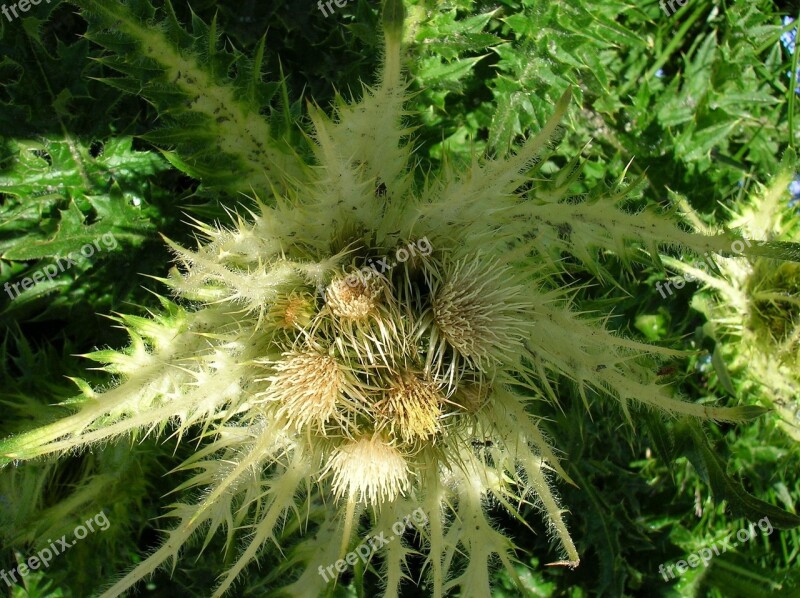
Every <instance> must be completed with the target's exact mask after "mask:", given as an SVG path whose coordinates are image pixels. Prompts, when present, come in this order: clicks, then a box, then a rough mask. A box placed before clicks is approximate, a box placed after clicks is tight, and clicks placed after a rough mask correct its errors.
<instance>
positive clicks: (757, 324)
mask: <svg viewBox="0 0 800 598" xmlns="http://www.w3.org/2000/svg"><path fill="white" fill-rule="evenodd" d="M796 162H797V158H796V154H795V153H794V151H789V152H787V155H786V156H785V157H784V159H783V164H782V167H781V169H780V171H779V172H777V173H776V175H775V177H774V179H773V180H772V182H771V183H770V184H769V186H767V187H764V186H760V185H757V186H756V188H755V190H754V191H753V192H752V193H751V194H750V195H749V196H748V197H747V198H746V199H745V200H744V201H742V202H741V203H740V204H738V205H737V206H736V208H735V209H734V210H733V213H732V218H731V223H730V224H731V226H735V227H737V228H740V229H741V230H743V231H744V233H745V234H746V235H747V237H748V238H750V239H755V240H757V241H762V242H774V241H783V242H796V241H797V239H798V238H800V215H798V213H797V211H796V210H795V209H793V208H792V206H791V205H789V204H788V203H787V201H786V197H787V195H788V194H787V192H786V189H787V187H788V186H789V183H790V182H791V181H792V179H793V176H794V172H795V168H796ZM693 221H694V223H695V227H696V228H697V229H698V230H701V231H703V232H705V233H707V234H709V233H712V232H713V231H712V229H710V228H709V227H707V226H704V225H703V224H702V221H701V220H700V218H699V217H694V218H693ZM715 263H716V265H717V267H718V269H719V270H718V271H715V270H713V269H710V268H708V267H705V264H704V263H703V262H700V263H691V262H689V263H685V262H678V261H675V260H669V265H672V266H673V267H675V268H676V269H679V270H681V271H683V272H684V273H686V274H689V275H691V276H694V277H695V278H696V279H697V280H699V281H700V282H701V283H703V285H704V286H705V289H706V292H704V293H701V294H697V295H695V297H694V300H693V305H694V307H696V308H697V309H698V310H700V311H702V312H703V313H704V314H705V316H706V317H707V318H708V320H709V322H710V323H711V325H713V326H714V334H715V337H716V338H717V339H718V340H719V341H720V342H721V345H722V347H723V354H724V355H725V357H726V359H725V363H727V364H729V368H730V369H731V371H732V372H733V373H734V375H735V377H736V378H737V379H739V378H741V379H742V381H743V385H742V391H743V392H744V393H746V394H752V395H753V396H754V398H756V399H758V400H759V401H761V402H763V403H766V404H767V405H769V406H770V407H774V408H775V410H776V412H777V413H778V415H780V420H779V421H780V425H781V427H782V428H783V429H784V430H785V431H786V432H787V433H788V434H789V435H790V436H792V437H793V438H794V439H795V440H797V441H800V401H798V398H797V397H798V389H799V388H800V295H799V293H800V264H798V263H797V262H788V261H779V260H775V259H770V258H768V257H758V258H753V259H747V260H742V259H735V258H730V257H718V258H717V259H716V260H715Z"/></svg>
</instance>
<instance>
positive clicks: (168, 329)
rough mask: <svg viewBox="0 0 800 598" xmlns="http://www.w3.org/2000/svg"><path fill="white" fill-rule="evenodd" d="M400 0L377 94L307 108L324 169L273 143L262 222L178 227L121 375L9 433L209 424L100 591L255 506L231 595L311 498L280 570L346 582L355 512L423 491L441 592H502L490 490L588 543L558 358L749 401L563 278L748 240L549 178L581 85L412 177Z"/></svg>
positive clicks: (395, 571)
mask: <svg viewBox="0 0 800 598" xmlns="http://www.w3.org/2000/svg"><path fill="white" fill-rule="evenodd" d="M403 14H404V13H403V10H402V4H401V3H400V2H399V0H387V11H386V19H385V22H386V23H387V27H389V31H388V32H387V35H386V37H385V43H386V48H385V52H384V61H385V64H384V67H383V68H382V71H381V73H380V79H379V80H380V83H379V84H378V85H376V86H374V87H365V89H364V92H363V97H362V98H361V99H360V100H358V101H354V102H351V103H348V102H346V101H344V100H343V99H340V101H339V102H337V110H336V114H334V115H333V116H329V115H326V114H324V113H323V112H322V110H320V109H317V108H311V109H310V118H311V122H312V124H313V128H314V131H313V134H312V135H310V136H309V137H310V139H313V148H312V149H313V153H314V158H315V162H316V164H315V165H314V166H311V165H309V164H306V163H304V162H302V161H300V158H297V157H296V156H294V157H286V156H283V157H282V160H283V161H282V162H281V167H280V168H277V167H275V168H273V166H274V165H273V164H269V165H268V166H269V168H267V166H266V165H265V168H264V170H265V171H269V173H270V176H272V177H273V178H274V179H275V180H270V181H269V182H270V185H269V187H270V188H273V189H275V192H274V197H262V198H256V199H255V201H256V203H257V207H255V208H254V209H253V210H252V213H251V217H250V218H248V219H245V218H238V219H237V222H236V224H235V225H233V226H232V228H231V229H226V228H223V227H221V226H212V225H208V224H201V225H198V228H199V229H200V231H201V233H202V235H203V236H204V239H203V240H202V241H201V242H200V243H199V244H198V247H197V248H195V249H187V248H183V247H180V246H178V245H176V244H174V243H173V244H171V247H172V248H173V250H174V251H175V254H176V256H177V260H178V263H179V266H180V268H175V269H174V270H173V271H172V273H171V276H170V278H169V279H168V280H167V281H166V282H167V284H168V285H169V286H170V287H171V289H172V291H173V292H174V294H175V295H176V296H177V297H179V298H180V299H181V304H178V303H176V302H172V301H169V300H167V299H163V300H162V303H163V306H164V311H165V314H163V315H155V316H153V317H152V318H150V319H144V318H134V317H129V316H123V317H121V319H120V321H121V322H122V324H123V325H125V327H126V328H127V329H128V330H129V331H130V334H131V338H132V343H131V346H130V347H129V348H127V349H124V350H121V351H100V352H97V353H95V354H93V355H91V356H90V358H92V359H94V360H96V361H99V362H102V363H104V364H105V367H106V369H107V370H108V371H109V372H112V373H114V374H116V375H118V376H119V377H120V384H119V385H117V386H116V387H114V388H112V389H110V390H108V391H106V392H103V393H94V392H93V391H92V390H91V389H90V388H89V387H88V385H87V384H85V383H82V390H83V391H84V394H85V395H86V396H87V397H91V398H92V400H91V401H85V402H83V403H82V405H81V407H80V409H79V410H78V411H77V412H76V413H75V414H74V415H72V416H70V417H68V418H65V419H63V420H61V421H58V422H56V423H54V424H52V425H50V426H47V427H45V428H42V429H40V430H34V431H33V432H30V433H28V434H23V435H21V436H19V437H17V438H13V439H11V440H9V441H6V442H4V443H3V444H2V445H0V457H2V458H3V459H6V460H11V459H28V458H33V457H36V456H40V455H44V454H49V453H54V452H66V451H69V450H72V449H74V448H75V447H82V446H88V445H91V444H92V443H96V442H100V441H107V440H109V439H112V438H118V437H121V436H124V435H126V434H129V433H131V432H133V431H136V430H144V431H160V430H162V429H164V428H165V427H166V424H167V423H170V424H172V425H174V426H175V428H176V431H177V433H178V435H183V434H185V433H187V432H189V431H190V430H193V429H196V428H197V427H200V428H201V429H202V436H203V439H204V440H205V441H206V443H207V444H206V446H205V447H204V448H203V449H202V450H201V451H200V452H198V454H197V455H196V456H195V457H193V459H192V460H191V461H190V462H189V463H187V464H186V465H185V468H186V469H189V468H193V469H196V470H198V471H199V472H198V473H196V474H194V475H193V477H191V478H190V479H189V481H188V482H186V483H185V484H184V485H183V488H203V489H204V492H202V493H198V494H199V495H200V497H199V498H198V499H197V500H196V501H194V502H192V503H186V504H181V505H179V507H177V508H176V509H175V510H174V511H173V513H172V514H173V515H174V516H175V517H176V518H177V519H178V523H177V525H176V526H175V528H174V529H173V530H172V531H171V532H170V533H169V537H168V538H167V539H166V541H165V543H164V544H163V546H162V548H160V549H159V550H157V551H156V552H154V553H153V554H152V555H150V556H149V557H148V558H146V559H145V560H144V561H143V562H142V563H141V564H139V565H138V566H137V567H136V569H134V570H133V571H132V572H131V573H129V574H128V575H127V576H126V577H124V578H123V579H122V580H120V581H119V582H118V583H116V584H115V585H114V586H113V587H112V588H110V589H109V590H108V592H107V593H106V596H109V597H110V596H117V595H119V594H121V593H123V592H125V591H126V590H127V589H128V588H129V587H130V586H131V585H133V584H134V583H136V581H137V580H139V579H142V578H143V577H145V576H147V575H148V574H149V573H151V572H152V571H153V570H154V569H155V568H157V567H159V566H161V565H163V564H164V563H165V562H166V561H168V560H170V559H175V558H177V555H178V552H179V550H180V547H181V546H182V545H183V544H185V543H187V542H189V540H190V538H191V537H192V535H193V534H195V533H198V532H199V531H200V530H201V529H206V530H207V532H208V533H209V534H211V533H214V532H216V531H217V530H218V529H219V528H220V527H222V526H225V527H227V529H228V540H229V545H231V546H232V545H233V537H234V536H235V531H236V530H237V529H239V528H242V527H246V528H248V529H249V530H250V531H252V533H251V534H250V535H249V540H248V544H247V545H246V546H245V547H244V548H243V549H242V551H241V553H240V554H239V556H238V558H237V559H236V561H235V563H234V564H233V565H232V566H231V568H230V569H229V570H228V571H227V573H226V574H225V576H224V577H223V579H222V581H221V583H220V585H219V587H218V588H217V590H216V593H215V595H221V594H222V593H223V592H224V591H226V590H227V589H228V588H229V587H230V586H231V584H232V583H233V581H234V580H235V579H236V578H237V576H238V575H239V574H240V573H241V572H242V570H243V569H244V567H245V566H246V565H247V564H248V563H249V562H251V561H252V560H253V559H255V558H256V556H257V555H258V554H259V553H260V552H261V551H262V548H263V547H264V546H267V545H269V544H271V542H272V541H273V540H275V538H277V537H279V536H281V534H279V533H278V530H286V529H288V528H289V527H291V526H288V525H286V522H287V521H288V520H290V519H293V518H295V517H296V516H298V514H299V513H301V512H302V513H304V514H305V513H313V516H312V515H309V516H308V521H305V520H304V521H301V522H300V523H301V526H300V527H302V528H303V531H304V532H305V533H304V536H303V539H301V540H300V541H299V542H296V543H294V544H293V547H292V550H293V553H294V557H293V559H289V561H287V562H291V563H297V564H302V565H303V567H304V571H305V572H300V573H299V575H298V576H297V577H296V578H295V579H294V581H292V583H291V585H289V586H288V587H287V588H285V591H286V592H287V593H289V594H290V595H302V596H318V595H321V594H323V593H324V591H325V586H326V584H328V583H333V582H331V581H330V580H325V579H323V578H322V577H320V576H319V575H317V574H316V571H317V569H318V567H327V566H328V565H330V564H331V563H332V562H334V561H335V560H336V559H337V558H339V556H338V555H339V553H340V550H341V547H342V546H343V545H344V546H347V545H348V544H349V543H350V542H351V540H352V538H351V533H350V532H351V529H352V528H351V524H352V525H354V524H355V523H357V522H362V521H363V522H366V520H369V524H366V523H365V525H369V526H371V529H370V530H368V531H370V532H378V531H380V530H382V529H383V530H385V529H387V527H388V526H390V525H391V524H392V523H393V522H395V521H398V520H400V519H402V518H403V517H404V516H405V515H407V514H408V513H410V512H411V511H413V510H414V509H416V508H422V509H423V510H424V511H425V513H426V515H427V520H428V522H427V524H426V526H424V527H421V528H420V531H422V533H423V535H424V542H423V546H421V547H420V550H424V551H425V553H426V557H427V560H426V567H425V574H426V575H428V576H429V577H430V587H431V588H432V594H433V595H434V596H435V597H441V596H443V595H444V593H445V592H446V591H450V590H453V589H454V588H456V587H459V586H460V587H461V589H462V593H464V594H469V595H471V596H479V597H482V596H489V595H490V594H491V588H490V583H489V580H490V575H489V566H490V564H491V563H492V562H494V561H495V560H496V559H495V557H497V559H499V561H500V562H501V563H502V564H503V566H505V567H506V568H508V569H509V570H510V571H512V572H513V571H514V564H513V563H512V558H513V555H512V551H513V548H512V544H511V543H510V542H509V541H508V539H507V538H505V537H504V536H503V534H502V533H500V532H499V531H497V530H496V529H495V528H494V527H493V525H492V523H491V518H490V517H489V515H488V514H486V512H485V509H486V505H487V504H490V503H496V504H502V505H504V506H505V507H506V508H507V509H509V510H510V511H511V512H512V514H513V515H515V516H517V517H522V515H521V514H520V512H519V509H521V508H522V505H524V504H526V503H535V504H537V505H539V506H540V507H541V511H542V513H543V515H544V517H545V519H546V520H547V523H548V525H547V527H548V529H549V530H550V531H551V533H552V534H553V535H554V537H556V538H557V539H558V542H559V546H560V549H561V550H562V552H563V556H564V557H565V559H564V561H565V562H566V563H568V564H570V565H573V566H574V565H577V563H578V561H579V558H578V553H577V550H576V548H575V545H574V543H573V541H572V539H571V537H570V534H569V532H568V530H567V525H566V520H565V517H564V514H565V511H564V510H563V509H562V508H561V506H560V505H559V503H558V500H557V498H556V495H555V493H554V491H553V489H552V484H553V480H552V476H551V474H550V473H548V472H554V473H555V474H556V475H558V476H561V477H562V478H564V479H567V480H568V479H569V478H568V476H567V475H566V472H565V471H564V469H563V468H562V467H561V465H560V463H559V460H558V459H557V458H556V456H555V451H554V450H553V449H552V448H551V446H550V444H549V443H548V441H547V439H546V437H545V434H544V433H543V431H542V430H541V429H540V427H539V421H538V420H537V418H536V417H535V416H534V415H533V414H532V413H531V412H530V409H529V406H530V405H531V404H532V403H534V402H535V401H538V400H540V399H550V400H552V401H554V402H558V401H559V399H560V398H561V395H560V388H559V385H558V381H559V380H560V379H568V380H571V381H572V382H573V383H574V385H575V387H576V388H577V389H578V393H579V394H581V395H583V396H584V399H585V393H586V392H587V391H594V392H597V393H599V394H601V395H603V396H606V397H609V398H611V399H612V400H616V401H618V402H619V403H620V404H621V406H622V408H623V409H622V410H621V412H622V413H624V414H625V415H626V416H627V417H629V418H630V417H632V415H631V413H632V412H631V410H630V409H629V408H628V407H629V405H631V404H635V403H638V404H642V405H646V406H648V407H654V408H659V409H661V410H663V411H665V412H667V413H679V414H684V415H693V416H702V417H708V416H711V417H713V418H715V419H719V420H737V419H742V418H743V417H744V416H746V415H747V414H748V413H749V412H746V410H744V411H743V410H738V409H720V408H713V407H708V406H705V405H696V404H692V403H687V402H684V401H682V400H680V398H675V397H673V396H672V395H671V392H670V391H669V389H668V388H666V387H665V386H663V385H661V384H659V383H658V382H657V380H656V376H655V373H654V372H653V371H652V370H651V369H650V367H649V366H648V365H643V364H644V363H645V360H643V359H640V358H641V357H644V356H647V357H656V358H657V357H659V356H664V355H675V354H676V353H677V352H675V351H670V350H668V349H663V348H659V347H653V346H649V345H645V344H642V343H638V342H635V341H633V340H630V339H626V338H623V337H621V336H620V335H618V334H615V333H612V332H611V331H609V330H607V329H606V328H605V327H604V322H603V319H602V318H595V319H590V318H587V317H585V316H582V315H580V314H579V312H578V311H577V310H576V309H574V307H573V305H572V303H571V301H570V300H569V298H568V296H567V295H566V293H565V291H563V290H562V288H561V287H562V278H561V276H562V273H563V269H564V265H563V259H562V256H563V255H564V254H567V255H570V256H572V258H573V262H574V263H573V265H572V266H571V267H574V268H575V269H576V270H577V269H580V268H581V267H583V268H584V270H585V272H584V274H585V275H586V276H589V275H592V274H594V275H597V276H598V277H599V279H600V280H601V281H602V280H603V276H604V272H603V268H602V266H601V262H600V260H599V259H598V258H597V253H598V251H601V250H602V251H604V252H615V251H616V252H617V253H618V254H620V257H621V258H622V259H623V260H624V261H626V262H627V261H632V260H635V259H640V258H641V256H642V255H643V253H642V252H641V251H640V247H642V246H643V247H648V248H650V250H651V252H652V253H653V254H655V253H657V252H658V247H659V245H667V244H670V245H674V244H682V245H684V246H686V247H688V248H690V249H692V250H694V251H697V252H699V253H702V252H704V251H725V250H726V249H727V248H729V247H730V241H731V237H730V236H726V235H692V234H689V233H687V232H685V231H683V230H682V229H681V228H680V227H679V226H677V225H676V224H674V223H672V222H671V221H670V220H668V219H667V218H666V217H661V216H659V215H657V214H654V213H652V212H646V213H640V214H632V213H628V212H625V211H624V210H622V209H621V208H620V207H619V204H620V199H621V198H622V197H624V195H625V191H624V190H612V191H611V192H609V193H608V196H607V197H606V196H603V195H601V194H597V195H596V196H594V197H592V198H591V201H583V202H581V201H575V200H574V199H571V196H570V184H571V183H572V181H573V180H574V176H575V175H574V174H573V173H572V172H571V171H570V172H568V173H566V174H565V173H562V174H560V175H559V176H558V177H556V179H555V180H554V181H552V182H550V183H547V182H543V176H542V173H541V172H540V171H539V168H540V165H541V164H543V163H544V160H542V159H541V158H542V155H543V154H544V153H545V152H547V151H548V144H549V142H550V140H551V139H552V138H553V137H554V135H556V134H557V132H558V122H559V120H560V118H561V117H562V116H563V114H564V113H565V111H566V110H567V106H568V104H569V97H570V94H569V92H567V93H565V94H564V95H563V97H562V98H561V99H560V100H559V101H558V102H556V103H555V105H554V106H553V113H554V114H553V117H552V118H551V120H550V121H548V122H547V123H545V125H544V127H543V129H542V131H541V132H540V133H539V134H537V135H535V136H532V137H530V138H529V139H528V140H526V141H525V142H523V143H521V144H520V145H519V146H518V147H517V148H516V151H515V152H514V153H513V154H511V155H508V156H498V157H494V158H489V157H486V158H478V157H476V158H475V160H474V161H473V162H472V164H471V165H470V166H469V167H468V168H466V169H465V170H464V171H458V170H457V169H449V168H448V169H445V170H444V171H443V172H438V173H436V172H434V173H430V174H429V175H428V176H426V177H418V176H416V173H415V169H414V163H413V161H412V159H411V154H412V145H411V142H410V140H409V134H410V129H409V128H407V127H406V126H405V125H404V118H406V117H407V116H408V114H407V112H406V110H405V108H404V101H405V99H406V96H407V90H406V84H405V82H404V81H403V80H402V77H401V53H400V42H401V39H402V35H400V34H399V29H398V28H399V27H400V22H401V21H402V15H403ZM130 20H131V22H133V21H134V19H133V18H132V19H130ZM148 35H149V33H148ZM153 35H156V34H153ZM147 39H148V40H149V39H151V38H150V37H147ZM148 43H149V42H148ZM262 141H263V143H265V144H266V143H268V141H269V140H262ZM260 143H261V142H260ZM269 155H273V156H274V155H276V154H275V153H272V154H269ZM291 160H294V161H293V162H292V161H291ZM289 162H291V164H289ZM284 171H286V172H290V173H291V174H285V175H284V174H282V173H284ZM423 179H424V182H420V181H422V180H423ZM379 189H380V190H381V192H380V193H377V192H376V190H379ZM568 199H570V201H567V200H568ZM642 231H646V233H644V232H642ZM346 260H350V266H349V267H347V266H346V264H345V261H346ZM186 304H191V305H192V307H191V308H187V307H185V305H186ZM648 361H652V360H648ZM478 439H480V441H481V442H485V441H487V440H488V441H490V442H491V444H492V455H493V457H492V459H487V458H485V456H484V455H483V454H481V453H480V451H477V450H475V448H474V447H475V444H474V441H477V440H478ZM412 472H413V475H412ZM330 496H333V497H334V499H337V500H328V498H327V497H330ZM509 497H513V498H514V500H509ZM515 505H516V506H515ZM312 507H313V508H312ZM356 511H357V512H358V513H359V515H365V516H364V517H358V518H357V517H355V513H356ZM366 515H368V516H366ZM304 517H305V516H301V517H300V519H304ZM464 522H468V525H467V524H465V523H464ZM305 526H308V527H310V528H312V529H305ZM412 550H413V549H412V547H411V546H410V545H409V539H408V538H399V539H398V540H397V541H396V543H395V544H394V547H393V549H392V550H389V551H387V553H386V555H385V558H384V567H383V574H384V576H385V578H386V586H387V595H396V592H397V588H398V587H399V584H400V582H401V580H402V579H403V577H404V576H405V573H404V571H405V567H406V562H405V561H406V556H407V554H409V553H410V552H412ZM457 555H462V556H463V558H462V556H457ZM455 561H459V563H458V566H457V565H456V563H455ZM451 571H458V573H451Z"/></svg>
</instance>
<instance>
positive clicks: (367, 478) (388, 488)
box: [328, 434, 411, 506]
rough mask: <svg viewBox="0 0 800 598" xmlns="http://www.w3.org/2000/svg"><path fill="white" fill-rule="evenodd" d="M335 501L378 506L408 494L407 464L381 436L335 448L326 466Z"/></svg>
mask: <svg viewBox="0 0 800 598" xmlns="http://www.w3.org/2000/svg"><path fill="white" fill-rule="evenodd" d="M328 469H329V470H330V471H331V473H332V475H333V482H332V488H333V493H334V495H335V496H336V497H337V498H342V497H344V496H347V497H352V498H355V499H356V500H357V501H359V502H363V503H366V504H368V505H371V506H378V505H381V504H384V503H389V502H392V501H393V500H395V499H396V498H397V497H398V496H399V495H401V494H403V493H405V492H406V491H408V487H409V478H410V477H411V475H410V472H409V471H408V463H407V462H406V460H405V459H404V458H403V455H402V454H400V451H398V450H397V448H395V447H394V446H392V445H391V444H389V443H388V442H387V441H386V440H385V439H384V438H383V437H381V435H380V434H373V435H371V436H362V437H361V438H359V439H358V440H353V441H348V442H345V443H343V444H341V445H340V446H338V447H337V448H336V449H335V450H334V452H333V455H332V456H331V458H330V461H329V463H328Z"/></svg>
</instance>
